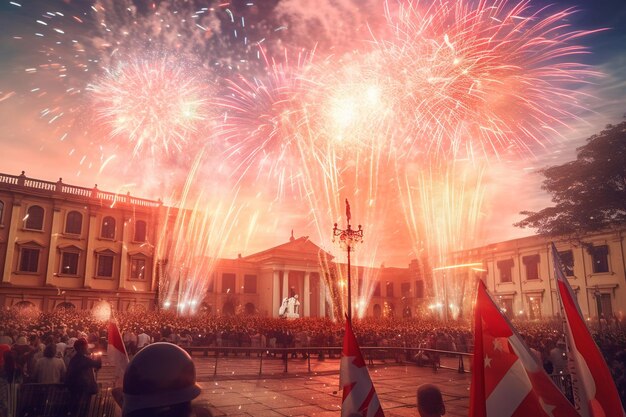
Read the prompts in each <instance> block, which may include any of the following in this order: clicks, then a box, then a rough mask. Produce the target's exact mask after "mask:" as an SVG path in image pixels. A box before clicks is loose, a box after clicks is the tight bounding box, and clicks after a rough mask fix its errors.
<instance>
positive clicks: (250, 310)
mask: <svg viewBox="0 0 626 417" xmlns="http://www.w3.org/2000/svg"><path fill="white" fill-rule="evenodd" d="M244 311H245V312H246V314H247V315H249V316H251V315H252V314H254V313H256V307H255V306H254V304H252V303H246V305H245V307H244Z"/></svg>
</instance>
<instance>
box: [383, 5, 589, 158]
mask: <svg viewBox="0 0 626 417" xmlns="http://www.w3.org/2000/svg"><path fill="white" fill-rule="evenodd" d="M573 13H574V10H571V9H567V10H563V11H552V10H539V11H537V12H533V11H532V10H531V9H530V6H529V2H527V1H522V2H520V3H513V2H509V1H506V0H496V1H494V2H480V3H478V4H477V5H475V6H473V5H472V4H470V3H468V2H445V1H440V2H434V3H433V4H432V5H430V6H429V7H426V6H425V5H424V4H422V3H419V2H418V3H409V4H408V5H406V6H405V7H402V8H400V10H399V11H398V13H397V15H395V14H394V15H393V16H392V15H391V14H390V12H389V11H388V20H389V24H390V25H391V26H392V27H393V29H394V32H395V37H394V38H393V39H392V40H389V41H380V42H378V47H379V50H380V52H381V53H382V56H383V57H384V60H385V62H388V64H389V65H388V70H389V71H391V72H393V76H392V77H390V78H389V79H390V80H393V82H394V86H393V87H392V88H391V89H392V91H394V93H393V94H394V96H395V97H397V101H396V107H395V111H394V113H395V114H396V115H397V117H398V119H399V120H401V122H400V123H399V128H400V130H402V134H401V135H398V137H399V138H401V141H400V142H399V144H398V146H400V147H402V148H404V149H409V150H411V151H412V152H411V154H412V155H416V154H420V153H421V154H426V155H428V156H429V157H433V156H439V157H440V158H442V159H446V158H459V157H461V158H467V157H469V158H474V157H476V156H477V155H478V156H483V155H487V156H489V155H496V156H498V155H500V154H502V153H505V152H510V153H512V154H518V155H529V154H532V153H533V149H534V148H536V147H537V146H538V145H539V146H546V141H547V139H549V138H550V137H551V136H554V135H555V132H556V130H555V128H556V127H557V126H563V121H564V120H565V119H568V118H570V119H571V118H573V117H574V115H573V113H572V110H574V109H576V108H580V104H579V101H578V96H577V94H576V92H575V89H574V88H573V87H577V86H580V85H582V84H583V83H585V82H586V81H587V80H588V79H589V78H591V77H595V76H597V75H598V73H597V72H594V71H592V70H591V69H590V68H588V67H587V66H585V65H583V64H580V63H577V62H573V58H574V57H575V56H577V55H579V54H582V53H585V52H586V49H585V48H584V47H582V46H579V45H576V44H575V43H574V42H575V41H576V40H577V39H578V38H580V37H581V36H584V35H587V34H589V33H590V32H582V31H573V30H569V28H568V24H567V23H566V20H567V19H568V18H569V17H570V16H571V15H572V14H573Z"/></svg>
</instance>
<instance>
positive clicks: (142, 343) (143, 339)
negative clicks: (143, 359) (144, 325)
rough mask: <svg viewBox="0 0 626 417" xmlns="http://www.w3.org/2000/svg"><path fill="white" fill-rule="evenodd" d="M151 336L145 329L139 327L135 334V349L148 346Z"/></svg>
mask: <svg viewBox="0 0 626 417" xmlns="http://www.w3.org/2000/svg"><path fill="white" fill-rule="evenodd" d="M151 339H152V338H151V337H150V336H149V335H148V334H147V333H146V331H145V330H143V329H141V331H140V332H139V334H138V335H137V349H138V350H141V349H143V348H145V347H146V346H148V345H149V344H150V342H151V341H152V340H151Z"/></svg>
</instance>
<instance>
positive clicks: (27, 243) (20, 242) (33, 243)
mask: <svg viewBox="0 0 626 417" xmlns="http://www.w3.org/2000/svg"><path fill="white" fill-rule="evenodd" d="M15 243H16V244H17V245H18V246H39V247H40V248H45V247H46V245H44V244H43V243H41V242H39V241H37V240H35V239H28V240H18V241H17V242H15Z"/></svg>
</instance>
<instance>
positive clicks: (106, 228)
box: [100, 216, 115, 239]
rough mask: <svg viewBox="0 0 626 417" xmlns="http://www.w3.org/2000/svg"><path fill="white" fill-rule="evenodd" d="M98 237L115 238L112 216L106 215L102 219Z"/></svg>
mask: <svg viewBox="0 0 626 417" xmlns="http://www.w3.org/2000/svg"><path fill="white" fill-rule="evenodd" d="M100 237H102V238H104V239H115V219H114V218H113V217H111V216H106V217H105V218H104V219H102V228H101V230H100Z"/></svg>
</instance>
